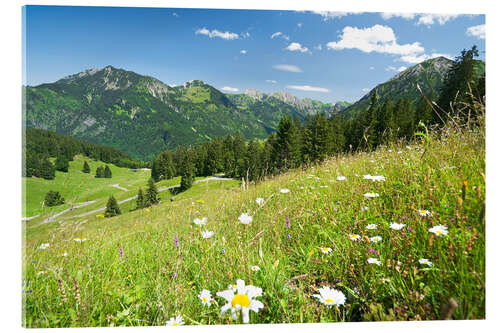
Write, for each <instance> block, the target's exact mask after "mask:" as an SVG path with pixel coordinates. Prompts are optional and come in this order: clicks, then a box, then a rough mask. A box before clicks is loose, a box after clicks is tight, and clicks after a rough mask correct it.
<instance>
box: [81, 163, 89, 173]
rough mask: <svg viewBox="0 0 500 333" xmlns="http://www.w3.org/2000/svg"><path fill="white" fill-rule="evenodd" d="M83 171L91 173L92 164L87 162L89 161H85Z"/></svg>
mask: <svg viewBox="0 0 500 333" xmlns="http://www.w3.org/2000/svg"><path fill="white" fill-rule="evenodd" d="M82 171H83V172H85V173H90V166H89V164H88V163H87V161H85V162H83V169H82Z"/></svg>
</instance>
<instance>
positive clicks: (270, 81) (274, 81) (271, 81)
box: [266, 80, 277, 84]
mask: <svg viewBox="0 0 500 333" xmlns="http://www.w3.org/2000/svg"><path fill="white" fill-rule="evenodd" d="M266 82H267V83H272V84H276V83H277V82H276V80H266Z"/></svg>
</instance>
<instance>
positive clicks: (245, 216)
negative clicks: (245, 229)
mask: <svg viewBox="0 0 500 333" xmlns="http://www.w3.org/2000/svg"><path fill="white" fill-rule="evenodd" d="M238 220H240V223H241V224H250V223H251V222H252V217H251V216H250V215H248V214H247V213H242V214H241V215H240V217H238Z"/></svg>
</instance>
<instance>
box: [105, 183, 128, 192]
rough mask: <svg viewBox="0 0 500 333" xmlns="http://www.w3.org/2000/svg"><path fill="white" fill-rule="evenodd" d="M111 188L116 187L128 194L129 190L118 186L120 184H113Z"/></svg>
mask: <svg viewBox="0 0 500 333" xmlns="http://www.w3.org/2000/svg"><path fill="white" fill-rule="evenodd" d="M109 186H112V187H116V188H117V189H119V190H122V191H125V192H128V188H125V187H121V186H120V185H118V184H113V185H109Z"/></svg>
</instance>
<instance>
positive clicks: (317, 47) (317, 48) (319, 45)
mask: <svg viewBox="0 0 500 333" xmlns="http://www.w3.org/2000/svg"><path fill="white" fill-rule="evenodd" d="M314 49H315V50H318V51H321V50H323V46H321V44H318V45H316V46H315V47H314Z"/></svg>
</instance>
